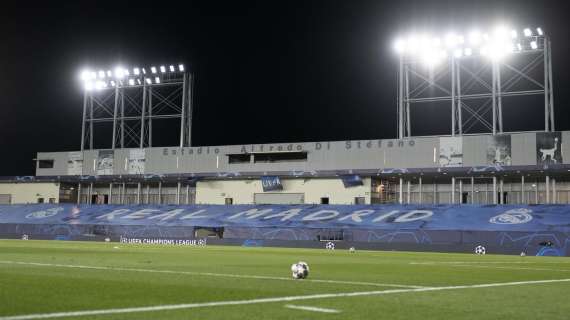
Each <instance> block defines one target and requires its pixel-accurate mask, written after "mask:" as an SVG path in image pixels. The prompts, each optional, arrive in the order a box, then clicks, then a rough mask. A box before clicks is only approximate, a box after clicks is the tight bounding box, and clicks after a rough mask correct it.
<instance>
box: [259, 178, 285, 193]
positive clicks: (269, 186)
mask: <svg viewBox="0 0 570 320" xmlns="http://www.w3.org/2000/svg"><path fill="white" fill-rule="evenodd" d="M261 186H262V187H263V192H267V191H276V190H283V185H282V184H281V180H280V179H279V177H278V176H262V177H261Z"/></svg>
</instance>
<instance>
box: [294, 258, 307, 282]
mask: <svg viewBox="0 0 570 320" xmlns="http://www.w3.org/2000/svg"><path fill="white" fill-rule="evenodd" d="M291 272H292V276H293V279H305V278H307V277H308V276H309V265H308V264H307V263H306V262H304V261H299V262H297V263H293V265H291Z"/></svg>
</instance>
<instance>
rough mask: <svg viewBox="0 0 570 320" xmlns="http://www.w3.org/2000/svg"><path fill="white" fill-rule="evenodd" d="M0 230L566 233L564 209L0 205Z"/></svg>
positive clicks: (569, 209) (569, 219) (569, 220)
mask: <svg viewBox="0 0 570 320" xmlns="http://www.w3.org/2000/svg"><path fill="white" fill-rule="evenodd" d="M0 224H50V225H119V226H129V225H142V226H173V227H174V226H180V227H191V226H200V227H253V228H334V229H339V228H358V229H380V230H418V229H421V230H480V231H549V232H554V231H558V232H570V206H567V205H535V206H526V205H521V206H516V205H505V206H477V205H441V206H414V205H406V206H403V205H233V206H232V205H229V206H224V205H188V206H169V205H156V206H149V205H138V206H132V205H131V206H120V205H91V206H90V205H81V206H77V205H71V204H59V205H57V204H37V205H0Z"/></svg>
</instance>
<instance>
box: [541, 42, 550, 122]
mask: <svg viewBox="0 0 570 320" xmlns="http://www.w3.org/2000/svg"><path fill="white" fill-rule="evenodd" d="M542 54H543V55H544V131H545V132H548V131H550V99H549V97H550V96H549V92H550V90H549V82H548V45H547V40H546V38H545V39H544V49H543V52H542Z"/></svg>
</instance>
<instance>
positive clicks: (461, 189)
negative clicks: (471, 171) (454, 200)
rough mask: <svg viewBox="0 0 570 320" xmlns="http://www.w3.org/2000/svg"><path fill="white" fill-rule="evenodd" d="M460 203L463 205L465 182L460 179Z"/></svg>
mask: <svg viewBox="0 0 570 320" xmlns="http://www.w3.org/2000/svg"><path fill="white" fill-rule="evenodd" d="M459 203H460V204H463V180H461V179H459Z"/></svg>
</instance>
